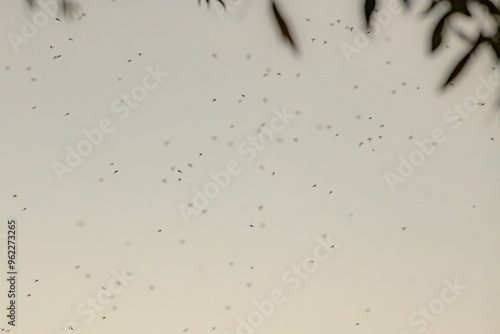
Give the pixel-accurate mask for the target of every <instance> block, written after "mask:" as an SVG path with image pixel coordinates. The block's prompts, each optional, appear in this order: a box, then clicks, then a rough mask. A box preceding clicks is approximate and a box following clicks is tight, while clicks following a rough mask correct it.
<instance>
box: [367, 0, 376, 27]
mask: <svg viewBox="0 0 500 334" xmlns="http://www.w3.org/2000/svg"><path fill="white" fill-rule="evenodd" d="M376 5H377V2H376V0H366V1H365V19H366V29H370V17H371V16H372V14H373V11H374V10H375V6H376Z"/></svg>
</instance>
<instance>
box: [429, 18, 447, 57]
mask: <svg viewBox="0 0 500 334" xmlns="http://www.w3.org/2000/svg"><path fill="white" fill-rule="evenodd" d="M450 13H451V12H448V13H446V14H444V15H443V17H442V18H441V20H439V22H438V24H437V25H436V28H435V29H434V32H433V33H432V47H431V51H435V50H436V49H437V48H438V47H439V45H441V42H442V40H443V31H444V27H445V24H446V19H447V18H448V16H449V15H450Z"/></svg>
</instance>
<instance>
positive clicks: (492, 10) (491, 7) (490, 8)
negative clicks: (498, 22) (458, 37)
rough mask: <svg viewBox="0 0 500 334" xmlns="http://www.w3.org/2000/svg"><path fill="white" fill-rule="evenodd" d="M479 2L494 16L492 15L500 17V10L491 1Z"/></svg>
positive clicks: (481, 0)
mask: <svg viewBox="0 0 500 334" xmlns="http://www.w3.org/2000/svg"><path fill="white" fill-rule="evenodd" d="M478 2H479V3H480V4H481V5H483V6H486V8H488V11H489V12H490V13H491V14H492V15H499V16H500V11H499V10H498V8H497V7H496V6H495V5H494V4H493V3H492V2H491V1H489V0H478Z"/></svg>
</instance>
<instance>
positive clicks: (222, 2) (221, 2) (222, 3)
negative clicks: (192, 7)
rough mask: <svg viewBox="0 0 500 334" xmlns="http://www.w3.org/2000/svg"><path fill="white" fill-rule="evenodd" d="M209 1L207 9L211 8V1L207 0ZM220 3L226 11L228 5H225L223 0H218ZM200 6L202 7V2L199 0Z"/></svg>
mask: <svg viewBox="0 0 500 334" xmlns="http://www.w3.org/2000/svg"><path fill="white" fill-rule="evenodd" d="M206 1H207V8H210V0H206ZM217 1H218V2H220V4H221V5H222V7H224V9H226V4H225V3H224V1H222V0H217ZM198 6H201V0H198Z"/></svg>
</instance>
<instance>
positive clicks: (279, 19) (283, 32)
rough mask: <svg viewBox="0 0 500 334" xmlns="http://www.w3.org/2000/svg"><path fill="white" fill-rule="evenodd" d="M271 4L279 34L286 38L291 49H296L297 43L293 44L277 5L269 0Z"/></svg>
mask: <svg viewBox="0 0 500 334" xmlns="http://www.w3.org/2000/svg"><path fill="white" fill-rule="evenodd" d="M271 4H272V6H273V13H274V18H275V19H276V22H277V23H278V25H279V27H280V30H281V35H282V36H283V38H284V39H285V40H287V41H288V42H289V43H290V45H291V46H292V49H293V51H295V52H296V51H298V49H297V45H295V42H294V41H293V38H292V35H291V34H290V31H289V30H288V26H287V24H286V22H285V20H284V19H283V17H282V16H281V14H280V12H279V10H278V7H277V6H276V4H275V3H274V1H271Z"/></svg>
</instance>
